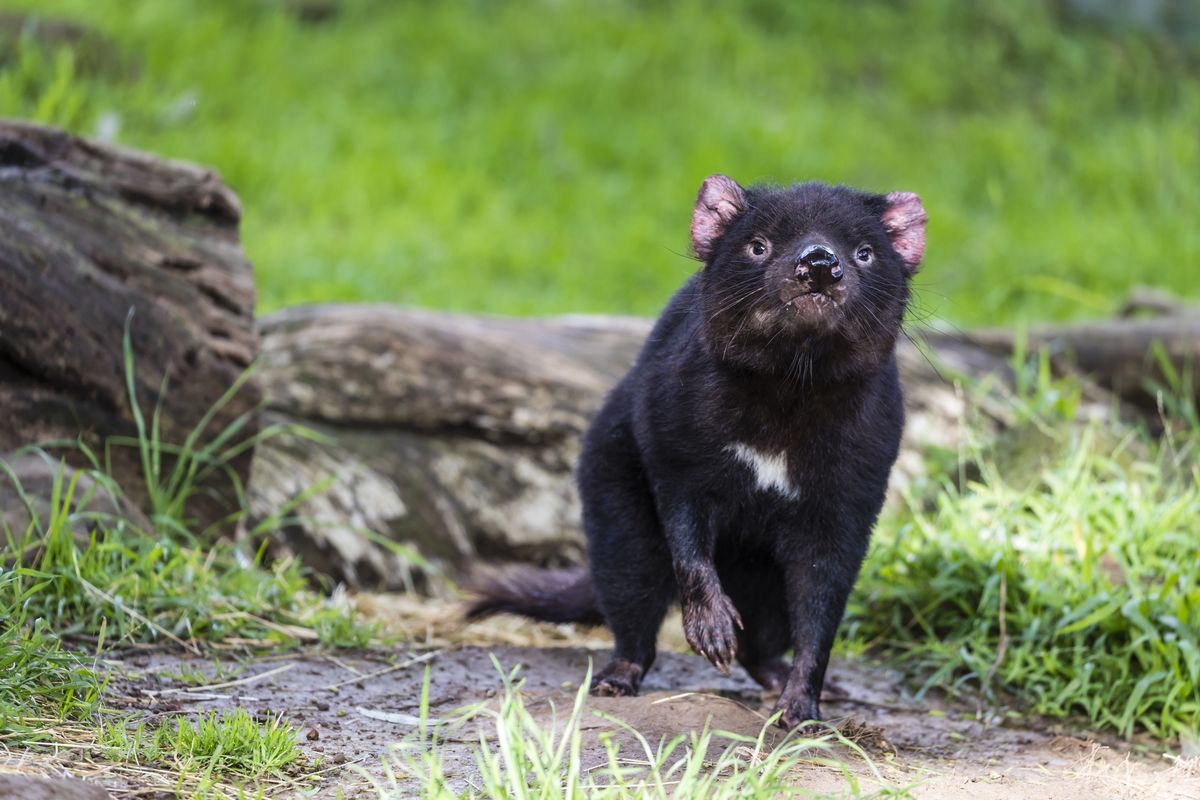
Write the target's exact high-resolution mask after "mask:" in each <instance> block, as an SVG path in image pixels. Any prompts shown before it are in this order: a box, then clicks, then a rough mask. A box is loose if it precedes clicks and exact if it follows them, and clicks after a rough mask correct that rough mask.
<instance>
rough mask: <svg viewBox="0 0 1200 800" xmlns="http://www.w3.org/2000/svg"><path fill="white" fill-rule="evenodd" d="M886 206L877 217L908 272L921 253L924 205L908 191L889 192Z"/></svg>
mask: <svg viewBox="0 0 1200 800" xmlns="http://www.w3.org/2000/svg"><path fill="white" fill-rule="evenodd" d="M887 203H888V206H887V210H886V211H884V212H883V215H882V216H881V217H880V218H881V219H882V220H883V227H884V229H885V230H886V231H887V234H888V238H889V239H891V240H892V247H893V248H895V250H896V252H897V253H899V254H900V257H901V258H902V259H904V266H905V267H907V268H908V274H909V275H911V274H913V273H914V272H916V271H917V267H919V266H920V265H921V257H922V256H923V255H925V221H926V220H927V219H928V217H927V216H926V215H925V207H924V206H922V205H921V198H919V197H917V196H916V195H915V194H913V193H912V192H892V193H891V194H889V195H888V196H887Z"/></svg>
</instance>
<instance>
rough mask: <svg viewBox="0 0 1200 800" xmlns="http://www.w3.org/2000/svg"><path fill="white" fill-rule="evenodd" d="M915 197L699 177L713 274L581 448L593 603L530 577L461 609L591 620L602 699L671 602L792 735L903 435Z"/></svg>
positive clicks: (700, 240) (643, 656)
mask: <svg viewBox="0 0 1200 800" xmlns="http://www.w3.org/2000/svg"><path fill="white" fill-rule="evenodd" d="M706 193H707V194H706ZM896 198H900V199H899V200H897V199H896ZM907 198H913V199H914V200H915V196H911V195H903V196H902V195H887V196H885V195H876V194H867V193H861V192H857V191H854V190H850V189H846V188H844V187H829V186H825V185H822V184H802V185H798V186H793V187H788V188H783V189H777V188H773V187H759V188H750V189H745V190H743V189H742V188H741V187H740V186H737V184H736V183H733V182H732V181H730V180H729V179H728V178H721V177H720V176H714V178H710V179H709V180H708V181H706V182H705V186H704V187H702V190H701V194H700V197H699V198H698V201H697V207H696V212H695V217H694V219H693V244H694V246H695V249H696V251H697V252H698V253H701V254H703V255H704V256H705V262H706V263H705V266H704V268H703V269H702V270H701V271H700V272H699V273H698V274H697V275H695V276H694V277H693V278H692V279H691V280H689V281H688V283H687V284H686V285H685V286H684V287H683V288H682V289H680V291H679V292H678V293H677V294H676V295H675V296H674V297H673V298H672V299H671V301H670V303H669V305H668V306H667V308H666V310H665V311H664V312H663V314H662V316H661V318H660V319H659V321H658V323H657V324H656V325H655V327H654V329H653V331H652V332H651V334H650V336H649V338H648V339H647V341H646V344H645V346H644V349H643V350H642V352H641V354H640V356H639V357H638V359H637V361H636V363H635V364H634V366H633V367H632V368H631V369H630V371H629V373H628V374H627V375H626V376H625V377H624V379H622V380H621V382H620V383H619V384H618V385H617V386H616V387H615V388H614V389H613V390H612V392H611V393H610V394H609V396H608V397H607V399H606V400H605V402H604V404H603V407H602V408H601V410H600V411H599V413H598V414H597V415H596V418H595V420H594V421H593V423H592V426H591V428H590V429H589V431H588V433H587V435H586V438H585V441H584V447H583V452H582V455H581V459H580V466H579V473H578V480H579V489H580V494H581V498H582V501H583V520H584V528H585V531H586V534H587V541H588V560H589V566H590V580H589V581H586V582H585V583H586V585H587V586H588V590H586V591H585V590H584V589H582V588H581V586H582V584H581V582H580V580H581V579H580V578H579V577H578V576H576V577H575V578H574V579H573V580H571V581H568V580H566V579H565V578H563V577H562V576H561V574H558V573H549V572H532V571H525V572H522V573H521V574H519V575H515V576H512V577H510V578H507V579H505V580H504V581H502V582H500V583H494V584H493V585H492V586H491V589H490V590H489V588H488V587H487V586H483V587H481V589H482V591H481V597H480V599H479V601H478V602H477V603H476V604H475V606H474V607H473V613H476V614H486V613H491V612H495V611H510V612H515V613H522V614H525V615H527V616H533V617H537V618H541V619H556V620H562V619H564V618H574V619H579V620H589V621H590V620H593V619H599V618H602V619H603V620H604V623H605V624H606V625H607V626H608V627H609V628H610V629H611V630H612V632H613V636H614V639H615V647H614V653H613V659H612V661H611V662H610V663H609V664H608V665H607V666H605V667H604V668H603V669H602V670H601V671H600V672H599V673H598V675H597V677H596V679H595V682H594V684H593V690H594V691H595V692H597V693H600V694H611V695H631V694H635V693H636V692H637V690H638V686H639V684H640V683H641V680H642V678H643V676H644V675H645V674H646V672H647V671H648V670H649V669H650V668H651V666H652V665H653V663H654V659H655V641H656V639H657V635H658V629H659V627H660V625H661V623H662V619H663V617H664V615H665V614H666V612H667V609H668V607H669V605H670V604H671V603H672V602H673V601H675V600H676V599H678V600H679V602H680V603H681V606H682V611H683V622H684V632H685V635H686V637H687V640H688V642H689V643H690V644H691V645H692V647H693V648H694V649H695V650H696V651H697V652H699V653H701V654H702V655H704V656H705V657H706V658H708V659H709V660H710V661H712V662H713V664H714V665H715V666H717V668H718V669H721V670H728V669H729V667H730V666H731V664H732V663H733V661H734V660H736V661H738V662H740V663H741V664H742V665H743V666H744V667H745V668H746V670H747V671H748V672H749V673H750V674H751V675H752V676H753V677H754V678H755V679H756V680H758V681H759V682H760V683H761V684H763V686H764V687H766V688H768V689H769V690H772V691H780V692H781V695H780V698H779V701H778V705H777V708H778V709H779V710H780V711H782V718H781V722H782V723H783V724H784V725H786V726H794V725H796V724H799V723H800V722H802V721H804V720H808V719H818V718H819V708H818V700H819V698H820V694H821V687H822V684H823V682H824V675H825V669H826V665H827V663H828V659H829V652H830V648H831V647H832V645H833V640H834V635H835V632H836V630H837V627H838V624H839V622H840V620H841V617H842V613H843V611H844V608H845V604H846V599H847V596H848V595H849V592H850V590H851V588H852V586H853V584H854V581H855V579H856V577H857V574H858V570H859V567H860V565H861V563H862V559H863V556H864V554H865V553H866V549H867V543H868V540H869V538H870V534H871V529H872V527H873V526H874V523H875V520H876V517H877V515H878V514H879V511H880V508H881V507H882V504H883V499H884V492H885V489H886V486H887V480H888V473H889V471H890V469H891V466H892V463H893V462H894V460H895V458H896V454H897V451H898V447H899V442H900V435H901V431H902V428H903V407H902V402H901V394H900V385H899V380H898V377H897V368H896V361H895V357H894V353H893V351H894V346H895V341H896V338H897V335H898V334H899V332H900V323H901V319H902V317H903V314H904V309H905V304H906V302H907V298H908V278H909V277H910V276H911V274H912V272H913V271H914V270H915V267H916V262H919V259H920V255H921V252H920V251H921V250H923V247H924V212H923V209H921V208H920V204H919V200H916V201H915V205H913V202H912V201H910V200H909V199H907ZM901 205H902V208H901ZM897 208H900V210H902V211H903V212H904V214H903V215H901V214H898V213H897V212H896V209H897ZM898 219H899V220H900V221H899V222H897V220H898ZM913 219H916V223H915V224H919V226H920V227H919V230H918V229H915V228H913V227H912V226H913V224H914V223H913V222H912V220H913ZM918 235H919V242H918V244H919V246H920V247H919V249H917V250H916V251H915V256H914V250H913V243H914V242H916V241H917V238H915V237H918ZM755 237H765V238H766V239H769V240H770V242H771V244H772V247H773V251H772V253H771V254H770V257H769V258H768V259H766V260H765V261H758V260H756V259H755V258H754V257H752V256H751V255H750V251H749V250H748V249H747V248H748V247H749V244H748V243H750V242H752V241H753V240H754V239H755ZM814 237H816V239H814ZM904 237H908V238H907V239H905V238H904ZM816 240H819V241H821V242H823V243H825V244H827V245H828V246H829V247H830V248H832V249H833V250H834V251H835V252H836V253H838V254H839V255H840V256H841V258H842V261H843V262H844V263H845V264H846V275H845V277H844V278H843V279H842V280H841V281H840V282H838V284H837V285H836V286H834V287H832V288H831V289H830V290H829V292H828V293H827V296H826V297H825V298H818V297H817V296H816V294H811V295H805V296H804V297H803V298H802V299H801V300H799V301H798V302H796V303H793V304H788V303H787V302H786V301H788V299H789V298H790V297H792V296H793V295H795V293H796V292H800V294H804V292H803V290H804V288H805V285H804V283H803V281H800V280H799V279H798V278H797V277H796V276H797V275H799V274H800V272H799V268H798V266H797V264H798V263H799V262H797V261H796V255H795V254H796V253H797V252H799V249H798V248H800V247H801V246H802V245H804V244H805V243H806V242H808V241H816ZM863 243H866V244H868V245H869V246H870V247H871V248H872V249H873V250H874V258H873V261H872V262H871V263H870V264H869V265H868V266H863V265H861V264H859V263H858V262H856V261H854V260H853V259H854V258H855V256H854V254H855V252H856V250H857V249H858V248H860V246H861V245H862V244H863ZM893 243H895V244H896V247H898V248H900V250H901V251H902V252H899V251H898V250H897V249H896V248H895V247H893ZM860 252H861V251H860ZM838 298H840V301H838ZM755 453H758V454H763V455H764V456H775V457H776V460H774V461H767V460H765V459H764V460H761V461H760V462H755V461H754V459H753V458H752V457H750V456H748V455H747V454H751V455H753V454H755ZM755 463H762V464H768V463H769V464H773V465H776V466H777V467H779V468H780V469H782V464H783V463H785V464H786V474H785V475H782V476H781V475H780V474H773V475H772V480H774V481H775V483H773V484H772V483H770V482H768V483H764V480H763V478H762V476H760V475H756V474H755V468H754V464H755ZM783 480H786V485H785V484H783V483H780V481H783ZM784 488H791V489H794V491H784V490H783V489H784ZM556 575H557V577H555V576H556ZM498 587H499V588H498ZM556 587H558V589H561V590H562V591H561V592H558V593H556ZM564 587H566V588H564ZM588 600H590V601H594V602H592V603H591V605H590V606H589V603H588V602H586V601H588ZM585 606H588V607H586V608H585ZM789 649H792V650H793V651H794V653H793V657H792V659H791V661H790V663H789V662H788V661H785V660H784V655H785V653H786V652H787V651H788V650H789Z"/></svg>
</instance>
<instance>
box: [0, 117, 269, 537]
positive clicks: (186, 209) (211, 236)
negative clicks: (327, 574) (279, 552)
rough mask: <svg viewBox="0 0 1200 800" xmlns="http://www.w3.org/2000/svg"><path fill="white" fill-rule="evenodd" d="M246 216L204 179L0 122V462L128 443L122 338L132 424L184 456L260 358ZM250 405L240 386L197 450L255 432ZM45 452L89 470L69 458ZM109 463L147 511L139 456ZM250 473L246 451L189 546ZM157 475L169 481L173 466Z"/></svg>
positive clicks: (219, 483) (252, 392)
mask: <svg viewBox="0 0 1200 800" xmlns="http://www.w3.org/2000/svg"><path fill="white" fill-rule="evenodd" d="M240 216H241V208H240V206H239V204H238V200H237V198H236V197H235V196H234V194H233V193H232V192H231V191H230V190H229V189H228V188H226V187H225V186H224V184H222V183H221V181H220V179H219V178H218V177H217V175H216V174H215V173H213V172H212V171H210V170H206V169H203V168H200V167H197V166H193V165H190V164H183V163H180V162H174V161H167V160H163V159H159V158H154V157H151V156H146V155H142V154H138V153H133V152H130V151H126V150H121V149H119V148H113V147H108V146H105V145H101V144H97V143H94V142H90V141H87V140H84V139H80V138H77V137H74V136H70V135H68V134H65V133H62V132H60V131H56V130H53V129H50V128H45V127H41V126H37V125H32V124H26V123H20V122H11V121H5V122H0V300H2V302H0V418H2V419H3V420H4V422H5V424H4V425H3V426H2V427H0V453H7V452H11V451H13V450H16V449H18V448H21V447H24V446H28V445H35V444H39V443H45V442H51V441H55V440H79V441H82V442H83V443H84V444H86V445H88V446H89V447H91V448H92V449H93V450H94V451H95V452H96V453H97V454H100V453H103V452H104V446H105V443H106V442H111V441H113V438H114V437H130V436H133V435H135V434H136V426H135V423H134V417H133V414H132V411H131V404H130V398H129V397H128V393H127V391H126V378H125V368H126V363H125V356H124V353H123V337H124V336H125V331H126V328H127V326H128V331H129V340H130V344H131V351H132V366H133V370H134V372H133V382H134V385H135V387H136V397H137V400H138V402H139V403H140V406H141V409H142V411H143V413H144V414H145V416H146V418H147V420H149V418H150V416H151V414H152V413H153V412H154V411H155V409H157V410H158V415H159V421H160V425H161V437H162V441H164V442H168V443H174V444H182V443H183V442H184V441H185V439H186V438H187V436H188V435H189V434H190V433H191V432H192V430H193V429H194V428H195V427H196V426H197V424H198V423H199V422H200V421H201V420H202V419H203V418H204V416H205V414H207V413H208V412H209V411H210V409H212V408H213V406H214V404H216V403H217V401H218V399H219V398H221V396H222V395H223V394H224V393H225V392H226V391H227V390H228V389H229V388H230V387H231V386H232V385H233V384H234V382H235V381H236V380H237V379H238V377H239V375H241V373H242V372H243V371H245V370H246V369H247V368H248V367H249V366H250V364H251V363H252V362H253V361H254V359H255V357H256V355H257V334H256V331H255V328H254V322H253V311H254V281H253V272H252V269H251V267H250V264H249V263H248V262H247V261H246V258H245V256H244V255H243V253H242V250H241V247H240V245H239V243H238V220H239V218H240ZM131 315H132V316H131ZM127 321H128V322H127ZM164 377H165V378H166V379H168V380H169V383H168V385H167V386H168V388H167V391H166V392H165V393H163V392H161V389H162V387H163V385H164V384H163V381H164ZM260 399H261V392H260V390H259V389H258V386H257V383H256V382H255V381H253V380H251V381H248V382H247V383H246V384H245V385H243V386H242V389H241V391H239V392H238V393H237V394H236V396H235V397H233V398H232V400H231V401H230V402H228V403H226V404H225V405H224V406H223V407H221V408H219V409H217V410H216V413H215V416H214V418H213V419H212V421H211V423H210V425H209V426H208V428H207V430H208V434H207V437H206V438H211V437H212V436H213V435H215V434H216V433H217V432H219V431H221V430H223V429H224V428H225V427H226V426H227V425H229V424H230V423H232V422H233V421H234V420H235V419H238V418H239V417H241V416H242V415H243V414H246V413H248V412H249V413H251V417H253V411H254V409H256V408H257V406H258V404H259V402H260ZM255 422H256V420H255V419H253V418H251V419H249V420H248V423H249V424H247V425H246V427H245V428H244V429H243V430H242V432H241V435H240V437H238V438H236V439H235V440H234V441H233V442H231V444H232V443H236V442H237V441H239V440H240V439H241V438H242V437H246V436H252V435H253V433H254V430H255ZM206 438H202V439H201V443H203V442H204V441H205V440H206ZM55 452H56V453H58V454H60V455H62V456H64V457H66V458H67V459H68V461H70V462H71V463H72V464H75V465H76V466H87V465H88V459H87V458H86V457H85V456H84V454H83V453H82V451H81V450H80V448H78V447H71V446H67V447H61V448H57V449H56V450H55ZM110 453H111V456H112V465H111V466H112V472H113V477H114V478H116V480H117V481H118V482H119V483H120V485H121V486H122V487H123V489H124V490H125V491H126V492H127V493H129V495H130V497H131V498H132V499H134V500H135V502H137V503H138V505H140V506H141V507H143V508H145V509H146V510H148V511H151V510H152V509H150V508H149V507H148V505H149V504H148V501H147V492H146V487H145V482H144V472H143V467H142V464H141V461H140V458H139V456H138V453H137V451H136V448H131V447H114V448H111V449H110ZM250 458H251V454H250V451H249V450H247V451H246V452H245V453H243V454H242V455H241V456H240V457H239V458H237V459H235V460H233V461H232V462H231V463H230V464H229V465H228V467H229V470H228V472H224V471H222V472H218V473H217V474H214V475H213V476H212V480H211V482H210V483H209V484H207V485H205V486H203V487H201V488H202V489H203V490H204V491H202V492H200V493H197V494H196V495H195V496H193V498H192V500H191V501H190V502H189V504H188V506H187V513H188V515H189V516H190V517H192V518H193V519H194V521H195V523H196V525H195V526H196V528H197V529H198V530H199V529H204V528H206V527H208V526H209V525H211V524H213V523H215V522H217V521H218V520H220V519H222V518H223V517H224V516H225V515H226V514H228V513H230V512H231V511H234V510H235V509H236V502H235V501H236V491H235V484H236V483H241V482H244V481H245V479H246V477H247V476H248V475H249V467H250ZM163 463H164V467H165V468H166V469H168V470H169V469H170V467H171V464H172V460H171V458H170V457H169V455H165V458H164V462H163Z"/></svg>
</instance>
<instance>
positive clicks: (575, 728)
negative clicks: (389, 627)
mask: <svg viewBox="0 0 1200 800" xmlns="http://www.w3.org/2000/svg"><path fill="white" fill-rule="evenodd" d="M496 669H497V670H498V671H499V672H500V675H501V677H502V680H503V689H502V692H501V693H500V695H499V697H498V700H497V702H496V703H495V704H494V705H480V706H475V707H471V708H468V709H465V710H464V711H463V712H462V713H461V714H460V715H459V716H458V717H456V718H455V719H454V720H452V721H448V722H446V723H439V724H436V725H435V724H434V723H433V722H432V721H431V720H430V718H429V708H428V702H429V701H428V698H429V671H428V670H426V673H425V686H424V691H423V693H422V702H421V709H420V724H419V726H418V730H417V732H416V733H415V734H414V735H413V736H410V737H408V738H407V739H405V740H404V741H403V742H401V743H400V744H399V745H398V746H397V749H396V752H395V754H394V756H393V757H392V760H391V766H392V769H393V773H392V777H391V780H390V781H389V784H388V785H385V786H380V787H378V788H379V796H380V798H382V800H392V798H397V799H398V798H401V797H403V798H420V800H451V799H452V798H453V799H454V800H459V799H460V798H470V799H473V798H504V799H505V800H635V799H636V800H687V799H688V798H697V800H698V799H699V798H705V800H709V799H711V800H733V799H734V798H766V797H770V798H782V797H812V796H814V793H813V792H812V791H810V790H806V789H805V788H804V787H803V786H802V785H800V783H799V782H798V781H797V777H798V773H799V771H800V770H802V769H803V768H805V767H808V768H810V769H811V768H813V767H823V768H828V769H834V770H837V771H839V772H840V773H841V774H842V776H843V778H844V780H845V791H844V792H840V793H839V794H838V796H843V797H865V796H870V797H907V796H909V795H908V793H907V792H906V791H905V790H904V789H902V788H896V787H892V786H891V785H890V784H889V782H888V781H887V780H885V779H884V778H883V776H882V774H881V773H880V772H879V770H878V769H877V768H876V766H875V764H874V763H873V762H872V761H871V759H870V757H869V756H867V754H866V753H865V752H863V750H862V749H861V748H860V747H858V746H857V745H855V744H854V743H853V742H851V741H849V740H847V739H846V738H845V737H842V736H841V735H839V734H838V733H837V732H836V731H834V730H832V729H831V730H830V731H829V732H828V733H825V734H822V735H820V736H817V737H803V736H799V735H792V736H789V737H787V738H786V739H785V740H783V741H782V742H780V743H778V744H775V745H774V746H769V745H768V744H767V741H766V740H767V736H768V733H769V732H770V731H771V730H772V726H773V725H774V720H773V719H772V720H770V721H768V722H767V723H766V724H765V725H764V727H763V729H762V731H761V732H760V733H759V735H758V736H757V737H746V736H741V735H738V734H733V733H725V732H715V731H712V730H709V729H708V728H707V727H706V728H705V729H703V730H700V731H692V732H690V733H688V734H680V735H679V736H676V737H674V738H673V739H670V740H669V741H663V742H658V743H652V742H650V741H648V740H647V739H646V738H645V737H644V736H643V735H642V734H641V733H640V732H638V731H637V730H635V729H633V728H631V727H630V726H628V725H626V724H625V723H623V722H620V721H619V720H616V719H613V718H611V717H607V716H605V715H602V714H600V713H599V712H593V711H590V710H589V709H587V697H588V693H587V687H588V685H589V684H590V683H591V680H590V679H591V674H590V669H589V673H588V675H587V676H586V677H585V679H584V681H583V682H582V684H581V686H580V689H579V690H578V691H577V692H576V694H575V698H574V703H573V704H572V705H571V707H570V709H569V710H568V711H567V713H566V714H564V715H561V716H560V715H559V714H558V713H557V712H556V713H554V714H553V716H552V719H550V720H545V721H542V720H539V719H538V718H537V717H535V716H534V714H533V713H531V712H530V710H529V707H528V706H527V704H526V702H525V698H524V696H523V694H522V691H521V683H520V682H519V681H518V680H517V671H516V670H513V671H512V672H509V673H505V672H504V670H503V669H501V667H500V665H499V664H498V663H497V664H496ZM597 718H598V719H599V720H601V721H602V723H603V724H604V727H606V728H609V730H608V731H606V732H603V733H601V734H600V741H601V742H602V744H603V749H604V751H605V761H604V762H603V763H601V764H590V763H585V760H584V755H585V752H584V738H585V733H584V731H585V730H587V729H591V728H595V727H596V724H595V723H596V719H597ZM469 725H476V726H478V730H479V733H478V737H479V738H478V745H477V746H476V747H475V748H474V749H473V751H474V756H475V762H476V767H477V770H478V775H477V776H476V778H475V779H473V780H472V782H471V783H470V784H467V785H465V786H464V785H459V784H463V783H465V781H462V780H461V779H460V780H457V781H455V780H451V779H450V778H449V777H448V775H447V772H446V767H445V760H446V756H445V754H444V751H443V747H444V742H445V741H446V738H444V737H449V739H451V740H457V741H461V739H458V738H457V737H458V736H461V735H462V734H461V733H460V731H462V730H463V729H464V728H465V727H467V726H469ZM630 744H632V745H633V747H632V748H630V747H629V745H630ZM631 750H632V752H631ZM852 764H860V765H861V769H855V768H854V767H853V766H852ZM861 774H865V775H866V776H867V778H868V781H869V782H870V783H874V784H878V785H881V786H883V787H884V788H883V789H880V790H878V791H875V792H868V791H866V789H865V788H864V785H863V783H864V782H863V780H862V778H861V777H860V776H861Z"/></svg>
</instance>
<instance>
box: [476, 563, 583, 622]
mask: <svg viewBox="0 0 1200 800" xmlns="http://www.w3.org/2000/svg"><path fill="white" fill-rule="evenodd" d="M466 584H467V588H468V589H469V590H470V591H471V592H472V593H474V594H475V595H476V598H475V600H473V601H472V602H471V604H470V605H469V606H467V611H466V617H467V619H482V618H483V617H490V616H491V615H492V614H501V613H503V614H520V615H521V616H524V617H531V618H533V619H540V620H542V621H544V622H581V623H584V624H586V625H603V624H604V617H603V616H602V615H601V614H600V607H599V605H598V604H597V602H596V592H595V591H594V590H593V589H592V580H591V578H590V577H589V576H588V571H587V568H586V567H571V568H569V569H538V568H537V567H528V566H522V567H509V568H506V569H504V570H502V571H497V572H487V573H476V574H473V575H471V576H470V577H469V578H468V579H467V581H466Z"/></svg>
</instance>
